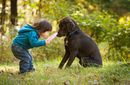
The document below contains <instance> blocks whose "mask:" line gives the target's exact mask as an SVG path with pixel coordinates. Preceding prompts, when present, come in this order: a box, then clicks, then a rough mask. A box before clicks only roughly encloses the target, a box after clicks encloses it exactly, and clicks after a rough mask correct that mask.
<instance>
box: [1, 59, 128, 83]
mask: <svg viewBox="0 0 130 85" xmlns="http://www.w3.org/2000/svg"><path fill="white" fill-rule="evenodd" d="M17 63H18V62H16V63H8V64H0V85H130V65H129V64H118V63H116V62H104V65H103V67H102V68H96V67H87V68H83V67H81V66H80V65H79V64H78V61H77V60H76V61H75V62H74V63H73V64H72V66H71V67H70V68H67V69H62V70H61V69H57V67H58V64H59V63H60V61H58V60H52V61H45V62H35V63H34V65H35V66H36V71H35V72H32V73H31V72H30V73H26V74H23V75H19V74H18V68H19V67H18V64H17Z"/></svg>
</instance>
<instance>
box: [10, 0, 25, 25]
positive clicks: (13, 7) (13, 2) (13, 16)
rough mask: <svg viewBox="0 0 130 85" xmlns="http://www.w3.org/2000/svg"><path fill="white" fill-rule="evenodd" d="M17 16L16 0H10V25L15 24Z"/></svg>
mask: <svg viewBox="0 0 130 85" xmlns="http://www.w3.org/2000/svg"><path fill="white" fill-rule="evenodd" d="M23 10H24V9H23ZM17 16H18V13H17V0H11V17H10V21H11V24H12V25H16V24H17Z"/></svg>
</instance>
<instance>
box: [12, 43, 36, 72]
mask: <svg viewBox="0 0 130 85" xmlns="http://www.w3.org/2000/svg"><path fill="white" fill-rule="evenodd" d="M11 50H12V52H13V54H14V56H15V57H16V58H17V59H19V60H20V62H19V69H20V73H24V72H28V71H30V70H32V69H33V64H32V56H31V54H30V53H29V51H28V50H26V49H23V48H21V47H20V46H17V45H12V46H11Z"/></svg>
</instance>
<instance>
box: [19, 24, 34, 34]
mask: <svg viewBox="0 0 130 85" xmlns="http://www.w3.org/2000/svg"><path fill="white" fill-rule="evenodd" d="M29 31H36V32H37V30H36V29H35V28H33V27H32V26H30V25H29V24H26V25H24V26H23V27H22V28H21V29H20V30H19V32H18V33H25V32H29Z"/></svg>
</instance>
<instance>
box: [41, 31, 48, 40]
mask: <svg viewBox="0 0 130 85" xmlns="http://www.w3.org/2000/svg"><path fill="white" fill-rule="evenodd" d="M49 32H50V31H46V32H44V33H41V34H40V36H41V37H42V38H45V39H46V38H47V37H48V35H49Z"/></svg>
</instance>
